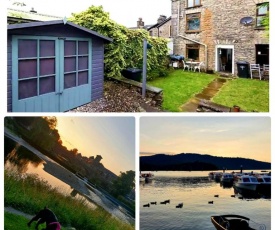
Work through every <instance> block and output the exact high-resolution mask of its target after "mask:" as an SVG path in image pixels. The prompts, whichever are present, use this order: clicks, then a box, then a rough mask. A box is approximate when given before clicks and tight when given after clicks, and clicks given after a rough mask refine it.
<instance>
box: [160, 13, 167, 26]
mask: <svg viewBox="0 0 275 230" xmlns="http://www.w3.org/2000/svg"><path fill="white" fill-rule="evenodd" d="M166 18H167V17H166V16H165V15H160V16H159V18H158V24H160V23H162V22H163V21H165V20H166Z"/></svg>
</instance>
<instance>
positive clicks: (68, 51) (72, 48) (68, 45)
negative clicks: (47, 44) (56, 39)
mask: <svg viewBox="0 0 275 230" xmlns="http://www.w3.org/2000/svg"><path fill="white" fill-rule="evenodd" d="M64 54H65V56H68V55H76V42H75V41H65V42H64Z"/></svg>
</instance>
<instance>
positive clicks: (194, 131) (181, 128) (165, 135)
mask: <svg viewBox="0 0 275 230" xmlns="http://www.w3.org/2000/svg"><path fill="white" fill-rule="evenodd" d="M140 127H141V128H140V152H145V153H149V154H151V153H169V154H179V153H200V154H209V155H213V156H223V157H244V158H250V159H255V160H259V161H265V162H271V120H270V118H269V117H142V118H141V120H140Z"/></svg>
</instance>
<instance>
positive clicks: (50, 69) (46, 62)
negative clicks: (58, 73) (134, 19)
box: [40, 58, 55, 76]
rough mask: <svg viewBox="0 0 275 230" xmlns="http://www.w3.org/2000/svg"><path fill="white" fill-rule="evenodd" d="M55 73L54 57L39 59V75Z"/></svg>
mask: <svg viewBox="0 0 275 230" xmlns="http://www.w3.org/2000/svg"><path fill="white" fill-rule="evenodd" d="M50 74H55V59H54V58H50V59H48V58H47V59H40V76H41V75H50Z"/></svg>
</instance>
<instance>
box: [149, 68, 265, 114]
mask: <svg viewBox="0 0 275 230" xmlns="http://www.w3.org/2000/svg"><path fill="white" fill-rule="evenodd" d="M217 77H218V75H215V74H206V73H198V72H196V73H194V72H188V71H182V70H174V71H171V72H170V73H169V75H168V76H167V77H164V78H158V79H156V80H152V81H149V82H148V85H151V86H155V87H158V88H161V89H163V104H162V108H163V110H166V111H170V112H179V111H180V106H182V105H183V104H185V103H186V102H187V101H188V100H189V99H191V98H192V97H193V96H194V95H196V94H197V93H200V92H201V91H202V89H203V88H204V87H206V86H207V85H208V84H209V83H210V82H211V81H213V80H214V79H215V78H217ZM211 100H212V101H213V102H215V103H218V104H221V105H225V106H228V107H232V106H234V105H238V106H240V107H241V109H242V110H245V111H248V112H252V111H257V112H268V111H269V82H268V81H259V80H256V79H253V80H251V79H244V78H237V79H232V80H228V82H227V83H226V84H225V85H224V86H223V87H222V88H221V90H220V91H219V93H218V94H216V95H215V96H214V97H213V98H212V99H211Z"/></svg>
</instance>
